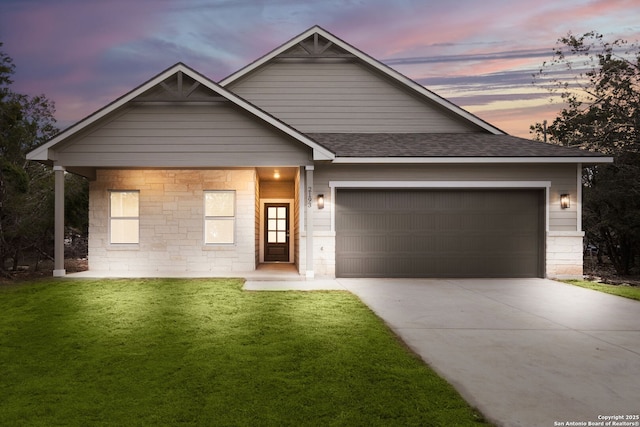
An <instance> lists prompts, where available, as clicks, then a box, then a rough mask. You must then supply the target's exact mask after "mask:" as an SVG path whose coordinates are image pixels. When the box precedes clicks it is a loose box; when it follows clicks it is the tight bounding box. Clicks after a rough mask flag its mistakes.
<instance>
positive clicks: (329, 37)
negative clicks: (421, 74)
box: [220, 25, 504, 135]
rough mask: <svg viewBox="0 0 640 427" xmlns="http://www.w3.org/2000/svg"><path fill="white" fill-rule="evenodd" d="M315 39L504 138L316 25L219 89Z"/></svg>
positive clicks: (498, 131)
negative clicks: (332, 45)
mask: <svg viewBox="0 0 640 427" xmlns="http://www.w3.org/2000/svg"><path fill="white" fill-rule="evenodd" d="M315 35H320V36H322V37H324V38H326V39H327V40H329V41H330V42H331V43H333V44H335V45H336V46H338V47H340V48H341V49H343V50H345V51H347V52H348V53H349V54H351V55H353V56H354V57H355V58H357V59H359V60H361V61H363V62H364V63H366V64H367V65H369V66H370V67H372V68H374V69H376V70H378V71H380V72H382V73H383V74H386V75H387V76H388V77H391V78H392V79H395V80H396V81H398V82H400V83H402V84H403V85H405V86H407V87H408V88H410V89H412V90H413V91H415V92H417V93H419V94H420V95H422V96H424V97H426V98H428V99H430V100H431V101H433V102H435V103H436V104H438V105H440V106H441V107H443V108H445V109H447V110H449V111H451V112H453V113H455V114H456V115H458V116H460V117H462V118H464V119H466V120H468V121H469V122H471V123H473V124H475V125H476V126H479V127H480V128H482V129H484V130H486V131H488V132H490V133H493V134H496V135H502V134H504V132H503V131H502V130H500V129H498V128H497V127H495V126H493V125H491V124H489V123H487V122H485V121H484V120H482V119H481V118H479V117H477V116H475V115H473V114H471V113H469V112H468V111H466V110H464V109H462V108H461V107H459V106H457V105H455V104H453V103H452V102H450V101H447V100H446V99H444V98H442V97H440V96H439V95H437V94H435V93H434V92H431V91H430V90H428V89H427V88H425V87H424V86H422V85H420V84H418V83H417V82H415V81H413V80H411V79H410V78H408V77H406V76H405V75H403V74H402V73H399V72H398V71H396V70H394V69H393V68H391V67H389V66H387V65H385V64H383V63H382V62H380V61H378V60H377V59H375V58H373V57H371V56H369V55H367V54H366V53H364V52H362V51H361V50H359V49H357V48H355V47H354V46H352V45H350V44H349V43H347V42H345V41H343V40H341V39H339V38H338V37H336V36H334V35H333V34H331V33H330V32H328V31H326V30H325V29H323V28H322V27H320V26H318V25H316V26H313V27H311V28H310V29H308V30H307V31H305V32H303V33H302V34H300V35H298V36H297V37H294V38H293V39H291V40H289V41H288V42H286V43H285V44H283V45H281V46H280V47H278V48H276V49H274V50H272V51H271V52H269V53H267V54H266V55H264V56H262V57H261V58H259V59H257V60H255V61H253V62H252V63H250V64H249V65H247V66H246V67H244V68H242V69H240V70H238V71H236V72H235V73H233V74H231V75H230V76H227V77H226V78H224V79H222V80H221V81H220V85H221V86H227V85H229V84H231V83H233V82H234V81H236V80H238V79H240V78H242V77H243V76H245V75H247V74H249V73H251V72H252V71H254V70H256V69H257V68H259V67H261V66H262V65H264V64H266V63H267V62H269V61H271V60H274V59H275V58H276V57H277V56H279V55H281V54H282V53H284V52H286V51H287V50H289V49H291V48H292V47H294V46H296V45H297V44H299V43H301V42H302V41H304V40H306V39H308V38H309V37H311V36H315Z"/></svg>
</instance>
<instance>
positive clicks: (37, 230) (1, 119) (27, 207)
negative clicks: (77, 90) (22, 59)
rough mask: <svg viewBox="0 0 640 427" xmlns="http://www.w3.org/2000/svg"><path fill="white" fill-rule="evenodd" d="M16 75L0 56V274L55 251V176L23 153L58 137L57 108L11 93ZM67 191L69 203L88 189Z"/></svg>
mask: <svg viewBox="0 0 640 427" xmlns="http://www.w3.org/2000/svg"><path fill="white" fill-rule="evenodd" d="M1 47H2V43H0V48H1ZM14 72H15V66H14V64H13V60H12V59H11V58H10V57H9V56H8V55H6V54H5V53H4V52H2V51H0V272H2V271H4V270H5V268H6V263H7V261H8V260H11V261H12V262H11V264H12V265H11V267H12V268H13V269H14V270H15V269H16V267H17V266H18V263H19V261H20V259H21V257H22V256H23V254H24V253H25V252H26V251H32V252H36V253H39V254H47V256H50V253H51V251H52V247H53V245H52V242H53V205H54V191H53V186H54V179H53V173H52V171H51V168H49V167H47V166H45V165H42V164H40V163H35V162H30V161H27V160H26V153H28V152H29V151H31V150H32V149H34V148H35V147H37V146H38V145H40V144H42V143H43V142H44V141H46V140H48V139H50V138H52V137H53V136H54V135H55V134H56V133H57V132H58V130H57V128H56V126H55V118H54V111H55V108H54V104H53V102H51V101H50V100H48V99H47V98H46V97H45V96H44V95H40V96H34V97H30V96H27V95H23V94H18V93H15V92H13V91H12V90H11V88H10V86H11V84H12V83H13V81H12V79H11V76H12V75H13V74H14ZM70 180H78V177H70ZM71 187H72V188H74V189H75V191H72V192H71V194H70V197H71V198H72V199H73V198H77V193H78V192H82V191H86V186H84V187H83V186H82V185H77V184H76V185H74V186H71ZM74 213H75V214H77V212H74ZM85 214H86V209H85ZM80 216H82V214H81V213H80Z"/></svg>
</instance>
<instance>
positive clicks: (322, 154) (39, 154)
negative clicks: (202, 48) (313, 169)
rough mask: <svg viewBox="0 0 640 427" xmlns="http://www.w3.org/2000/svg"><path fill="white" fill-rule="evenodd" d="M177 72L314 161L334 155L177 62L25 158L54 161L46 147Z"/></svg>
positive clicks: (116, 108)
mask: <svg viewBox="0 0 640 427" xmlns="http://www.w3.org/2000/svg"><path fill="white" fill-rule="evenodd" d="M178 73H183V74H184V75H187V76H189V77H191V78H192V79H193V80H195V81H196V82H198V83H199V84H201V85H203V86H205V87H206V88H208V89H210V90H211V91H213V92H215V93H216V94H217V95H219V96H221V97H222V98H224V99H226V100H228V101H230V102H232V103H233V104H235V105H237V106H238V107H240V108H241V109H243V110H245V111H247V112H248V113H250V114H251V115H253V116H254V117H256V118H258V119H260V120H262V121H263V122H265V123H267V124H268V125H270V126H272V127H274V128H276V129H279V130H280V131H282V132H284V133H285V134H287V135H289V136H291V137H293V138H295V139H296V140H298V141H300V142H301V143H303V144H305V145H307V146H309V147H310V148H312V149H313V157H314V159H315V160H331V159H333V158H334V154H333V153H332V152H331V151H329V150H327V149H326V148H325V147H323V146H321V145H319V144H318V143H316V142H315V141H313V140H312V139H310V138H309V137H308V136H306V135H304V134H302V133H300V132H298V131H297V130H295V129H294V128H292V127H290V126H288V125H287V124H285V123H283V122H282V121H280V120H278V119H276V118H275V117H273V116H272V115H270V114H268V113H267V112H265V111H264V110H261V109H260V108H258V107H256V106H255V105H253V104H251V103H250V102H248V101H246V100H245V99H243V98H241V97H239V96H237V95H235V94H233V93H231V92H229V91H228V90H227V89H225V88H223V87H221V86H220V85H218V84H216V83H214V82H213V81H211V80H209V79H208V78H206V77H205V76H203V75H202V74H200V73H198V72H197V71H195V70H194V69H192V68H190V67H188V66H186V65H185V64H183V63H177V64H175V65H174V66H172V67H170V68H168V69H166V70H165V71H163V72H161V73H160V74H158V75H157V76H155V77H153V78H152V79H150V80H148V81H147V82H146V83H143V84H142V85H140V86H138V87H137V88H135V89H134V90H132V91H131V92H129V93H127V94H125V95H123V96H122V97H120V98H118V99H117V100H115V101H113V102H112V103H110V104H109V105H107V106H106V107H104V108H102V109H100V110H98V111H96V112H95V113H93V114H91V115H90V116H88V117H86V118H84V119H83V120H81V121H80V122H78V123H76V124H75V125H73V126H71V127H69V128H67V129H66V130H64V131H62V132H61V133H59V134H58V135H56V136H55V137H54V138H52V139H51V140H49V141H48V142H47V143H45V144H43V145H41V146H40V147H38V148H36V149H34V150H33V151H31V152H30V153H28V154H27V159H28V160H38V161H49V160H55V159H53V158H51V157H50V154H49V150H50V149H52V148H54V147H55V146H56V145H57V144H60V143H62V142H63V141H65V140H67V139H68V138H70V137H71V136H73V135H75V134H77V133H79V132H80V131H82V130H83V129H86V128H87V127H89V126H90V125H92V124H93V123H96V122H97V121H99V120H100V119H102V118H104V117H105V116H107V115H109V114H110V113H112V112H114V111H116V110H118V109H119V108H121V107H123V106H124V105H126V104H127V103H128V102H130V101H133V100H135V99H136V98H137V97H139V96H140V95H142V94H144V93H145V92H147V91H149V90H150V89H152V88H154V87H156V86H160V85H162V83H163V82H164V81H165V80H167V79H168V78H169V77H171V76H173V75H175V74H178Z"/></svg>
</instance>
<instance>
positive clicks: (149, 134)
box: [28, 26, 612, 278]
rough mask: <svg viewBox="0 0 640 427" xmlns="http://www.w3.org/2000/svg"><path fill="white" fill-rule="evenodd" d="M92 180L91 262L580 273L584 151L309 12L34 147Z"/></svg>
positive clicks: (334, 272)
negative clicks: (459, 101) (408, 71)
mask: <svg viewBox="0 0 640 427" xmlns="http://www.w3.org/2000/svg"><path fill="white" fill-rule="evenodd" d="M28 159H30V160H35V161H40V162H45V163H48V164H50V165H52V166H53V168H54V170H55V175H56V218H57V219H56V267H55V271H54V275H56V276H63V275H65V270H64V258H63V257H64V246H63V240H64V236H63V234H64V219H63V218H64V173H65V171H68V172H71V173H75V174H79V175H82V176H85V177H87V178H88V179H89V180H90V195H89V196H90V201H89V215H90V218H89V270H90V271H95V272H102V273H103V274H104V273H105V272H107V273H109V272H111V273H113V274H114V275H117V274H118V273H120V272H123V271H126V272H128V274H131V273H132V272H134V273H135V272H145V273H146V274H149V273H152V274H158V275H159V276H161V275H170V274H172V273H177V272H187V273H198V274H203V275H206V274H207V273H211V274H213V273H215V274H221V273H229V274H230V275H233V274H236V273H241V272H246V271H252V270H255V269H256V268H257V266H259V265H260V264H261V263H271V262H278V263H292V264H294V265H295V266H296V267H297V269H298V271H299V272H300V274H301V275H303V276H306V277H307V278H313V277H314V276H329V277H576V276H581V275H582V245H583V234H584V233H583V231H582V221H581V202H582V200H581V174H582V168H583V165H586V164H596V163H606V162H611V161H612V159H611V158H610V157H606V156H604V155H602V154H599V153H593V152H588V151H584V150H580V149H574V148H567V147H561V146H556V145H551V144H545V143H542V142H537V141H532V140H527V139H523V138H517V137H513V136H510V135H507V134H505V133H504V132H503V131H501V130H500V129H498V128H496V127H495V126H493V125H491V124H490V123H487V122H485V121H483V120H482V119H480V118H479V117H477V116H475V115H473V114H470V113H469V112H467V111H465V110H464V109H462V108H460V107H458V106H456V105H455V104H453V103H451V102H449V101H447V100H446V99H443V98H441V97H440V96H438V95H436V94H435V93H433V92H431V91H429V90H427V89H426V88H425V87H423V86H422V85H420V84H418V83H416V82H414V81H412V80H411V79H409V78H407V77H405V76H404V75H402V74H400V73H399V72H397V71H395V70H393V69H392V68H390V67H388V66H386V65H384V64H383V63H381V62H379V61H377V60H376V59H374V58H372V57H370V56H368V55H367V54H366V53H364V52H362V51H360V50H358V49H357V48H355V47H353V46H351V45H350V44H348V43H346V42H345V41H343V40H341V39H339V38H338V37H336V36H334V35H333V34H331V33H329V32H328V31H326V30H324V29H322V28H320V27H317V26H316V27H313V28H310V29H309V30H307V31H305V32H304V33H302V34H300V35H298V36H296V37H294V38H293V39H291V40H290V41H288V42H286V43H285V44H283V45H282V46H280V47H278V48H276V49H275V50H273V51H271V52H270V53H268V54H267V55H265V56H263V57H262V58H259V59H257V60H256V61H254V62H252V63H250V64H249V65H247V66H246V67H244V68H242V69H240V70H239V71H237V72H235V73H234V74H232V75H230V76H229V77H226V78H225V79H223V80H222V81H220V82H217V83H216V82H213V81H212V80H210V79H208V78H207V77H205V76H204V75H202V74H200V73H199V72H197V71H196V70H194V69H192V68H190V67H188V66H186V65H184V64H182V63H178V64H176V65H174V66H172V67H171V68H169V69H167V70H165V71H163V72H161V73H160V74H158V75H157V76H155V77H153V78H152V79H150V80H149V81H147V82H146V83H143V84H142V85H140V86H138V87H137V88H135V89H133V90H132V91H131V92H129V93H127V94H126V95H124V96H122V97H121V98H119V99H117V100H115V101H114V102H112V103H111V104H109V105H107V106H105V107H104V108H102V109H100V110H99V111H97V112H95V113H94V114H92V115H90V116H89V117H87V118H85V119H84V120H82V121H80V122H78V123H77V124H75V125H73V126H71V127H70V128H68V129H66V130H65V131H63V132H61V133H60V134H58V135H57V136H56V137H54V138H53V139H51V140H50V141H48V142H47V143H45V144H44V145H42V146H40V147H38V148H36V149H35V150H33V151H32V152H30V153H29V154H28Z"/></svg>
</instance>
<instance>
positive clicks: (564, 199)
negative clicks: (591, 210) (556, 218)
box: [560, 194, 571, 209]
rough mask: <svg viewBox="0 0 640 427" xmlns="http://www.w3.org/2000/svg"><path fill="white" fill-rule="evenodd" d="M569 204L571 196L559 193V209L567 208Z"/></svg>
mask: <svg viewBox="0 0 640 427" xmlns="http://www.w3.org/2000/svg"><path fill="white" fill-rule="evenodd" d="M569 206H571V198H570V197H569V195H568V194H561V195H560V208H561V209H567V208H568V207H569Z"/></svg>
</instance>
